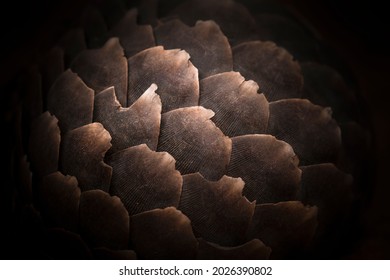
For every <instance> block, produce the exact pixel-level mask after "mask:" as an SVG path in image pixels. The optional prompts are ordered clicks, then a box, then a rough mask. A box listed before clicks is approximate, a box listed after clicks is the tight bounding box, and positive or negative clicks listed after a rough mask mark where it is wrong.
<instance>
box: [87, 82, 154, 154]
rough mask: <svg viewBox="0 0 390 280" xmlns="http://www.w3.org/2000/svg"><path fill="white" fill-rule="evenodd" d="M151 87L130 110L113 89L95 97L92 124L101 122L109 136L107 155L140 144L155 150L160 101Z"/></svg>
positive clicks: (108, 89) (152, 86)
mask: <svg viewBox="0 0 390 280" xmlns="http://www.w3.org/2000/svg"><path fill="white" fill-rule="evenodd" d="M156 89H157V86H156V85H155V84H152V85H151V86H150V87H149V88H148V89H147V90H146V91H145V92H144V93H143V94H142V95H141V97H140V98H138V100H137V101H136V102H134V103H133V104H132V105H131V106H130V107H128V108H123V107H121V105H120V104H119V102H118V100H117V99H116V97H115V89H114V87H110V88H107V89H106V90H103V91H102V92H100V93H99V94H97V95H96V97H95V107H94V121H95V122H99V123H101V124H102V125H103V126H104V128H105V129H106V130H107V131H108V132H109V133H110V135H111V137H112V141H111V143H112V147H111V149H110V153H115V152H117V151H120V150H123V149H126V148H128V147H131V146H136V145H139V144H143V143H144V144H146V145H148V147H149V148H150V149H152V150H156V149H157V142H158V136H159V133H160V122H161V100H160V97H159V96H158V94H157V93H156Z"/></svg>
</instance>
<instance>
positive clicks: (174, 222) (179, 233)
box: [130, 207, 198, 260]
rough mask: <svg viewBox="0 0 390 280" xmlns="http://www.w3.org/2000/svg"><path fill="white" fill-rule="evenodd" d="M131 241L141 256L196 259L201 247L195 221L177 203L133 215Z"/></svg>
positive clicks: (145, 257) (146, 257) (144, 257)
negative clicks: (196, 235) (192, 224)
mask: <svg viewBox="0 0 390 280" xmlns="http://www.w3.org/2000/svg"><path fill="white" fill-rule="evenodd" d="M130 232H131V242H132V244H133V245H134V248H135V251H136V252H137V256H138V257H139V258H140V259H154V260H161V259H194V258H195V257H196V252H197V248H198V241H197V240H196V238H195V236H194V234H193V233H192V229H191V221H190V220H189V219H188V218H187V217H186V216H185V215H183V213H182V212H180V211H179V210H177V209H176V208H174V207H168V208H164V209H155V210H151V211H147V212H143V213H140V214H137V215H134V216H132V217H131V228H130Z"/></svg>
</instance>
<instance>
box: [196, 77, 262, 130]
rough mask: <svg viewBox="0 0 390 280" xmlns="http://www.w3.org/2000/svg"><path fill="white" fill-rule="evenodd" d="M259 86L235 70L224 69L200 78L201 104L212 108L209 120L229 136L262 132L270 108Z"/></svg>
mask: <svg viewBox="0 0 390 280" xmlns="http://www.w3.org/2000/svg"><path fill="white" fill-rule="evenodd" d="M258 89H259V86H258V85H257V84H256V83H255V82H253V81H245V78H244V77H242V76H241V75H240V73H238V72H225V73H221V74H217V75H213V76H210V77H208V78H205V79H203V80H201V81H200V105H201V106H203V107H205V108H208V109H211V110H213V111H214V113H215V115H214V117H213V118H212V121H213V122H214V123H215V124H216V126H217V127H218V128H219V129H221V130H222V132H223V133H224V134H225V135H227V136H229V137H234V136H239V135H245V134H260V133H265V132H266V130H267V126H268V117H269V109H268V102H267V99H266V98H265V97H264V94H258V93H257V91H258Z"/></svg>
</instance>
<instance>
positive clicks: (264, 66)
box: [233, 41, 303, 101]
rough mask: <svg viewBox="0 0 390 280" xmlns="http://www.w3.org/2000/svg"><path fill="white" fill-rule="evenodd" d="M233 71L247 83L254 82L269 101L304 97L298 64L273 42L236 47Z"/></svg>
mask: <svg viewBox="0 0 390 280" xmlns="http://www.w3.org/2000/svg"><path fill="white" fill-rule="evenodd" d="M233 68H234V71H237V72H240V73H241V75H243V76H244V77H245V78H246V79H251V80H254V81H255V82H256V83H257V84H258V85H259V87H260V90H261V92H263V93H264V95H265V96H266V97H267V100H268V101H275V100H279V99H283V98H295V97H301V95H302V92H301V91H302V88H303V76H302V73H301V67H300V66H299V63H298V62H297V61H295V60H294V59H293V57H292V56H291V54H289V53H288V52H287V51H286V50H285V49H283V48H280V47H278V46H277V45H276V44H275V43H273V42H262V41H251V42H245V43H242V44H240V45H238V46H235V47H234V48H233Z"/></svg>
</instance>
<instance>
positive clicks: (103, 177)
mask: <svg viewBox="0 0 390 280" xmlns="http://www.w3.org/2000/svg"><path fill="white" fill-rule="evenodd" d="M110 141H111V136H110V134H109V133H108V131H107V130H105V129H104V127H103V126H102V125H101V124H100V123H91V124H88V125H84V126H82V127H79V128H76V129H73V130H71V131H69V132H68V133H66V134H65V135H64V136H63V141H62V145H61V167H62V171H63V173H64V174H67V175H73V176H75V177H76V178H77V180H78V182H79V187H80V188H81V190H82V191H85V190H91V189H101V190H104V191H106V192H108V190H109V188H110V182H111V173H112V168H111V167H110V166H108V165H107V164H105V163H104V162H103V158H104V155H105V153H106V152H107V151H108V149H110V147H111V144H110Z"/></svg>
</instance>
